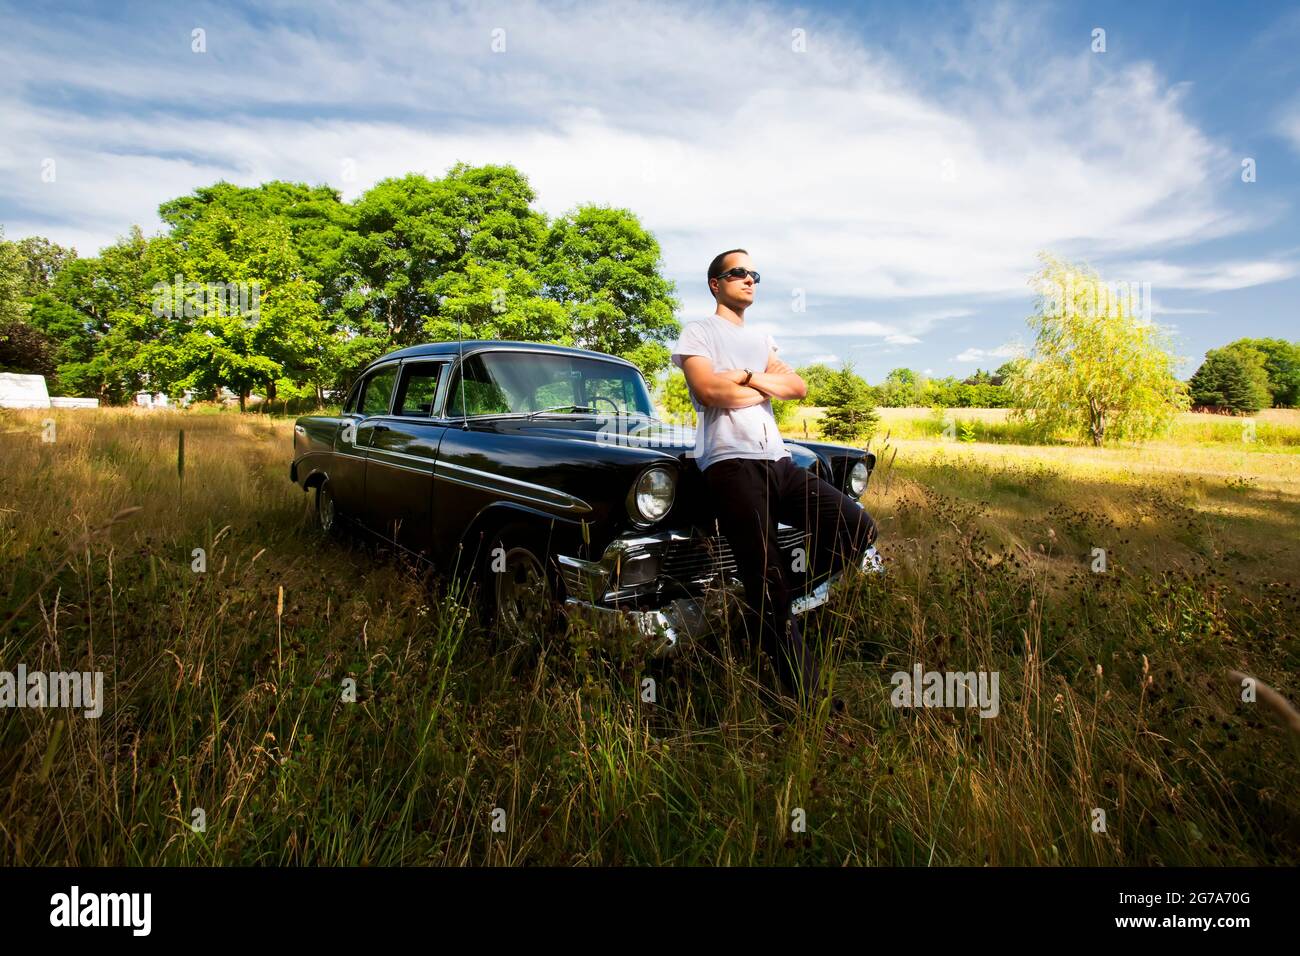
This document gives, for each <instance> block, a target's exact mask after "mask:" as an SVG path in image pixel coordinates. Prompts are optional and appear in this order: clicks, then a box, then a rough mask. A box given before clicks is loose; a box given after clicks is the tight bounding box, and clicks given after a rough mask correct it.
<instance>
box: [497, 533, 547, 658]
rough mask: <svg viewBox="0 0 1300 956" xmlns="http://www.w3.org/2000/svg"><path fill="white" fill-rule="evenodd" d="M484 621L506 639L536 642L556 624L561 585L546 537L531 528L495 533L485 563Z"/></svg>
mask: <svg viewBox="0 0 1300 956" xmlns="http://www.w3.org/2000/svg"><path fill="white" fill-rule="evenodd" d="M478 577H479V582H478V583H479V595H480V601H481V609H482V611H483V612H484V620H485V621H486V622H487V623H488V626H489V627H491V628H492V629H493V630H495V631H496V632H497V633H498V634H500V635H501V636H503V637H508V638H511V639H513V640H516V641H519V642H522V643H531V642H533V641H536V640H540V639H542V638H544V637H545V636H546V633H547V632H548V631H549V630H550V628H551V627H552V626H553V625H554V624H555V623H556V619H557V615H556V611H555V599H556V594H557V590H558V589H557V585H556V580H555V575H554V574H553V572H552V571H551V569H550V567H549V564H548V558H547V555H546V548H545V544H544V541H543V539H542V538H541V537H540V536H539V535H537V534H535V533H533V531H532V530H531V529H529V528H528V527H527V526H525V525H518V524H514V525H509V526H507V527H505V528H502V529H501V530H500V531H498V532H496V533H495V534H494V535H492V536H491V537H490V538H489V539H488V541H487V546H486V550H485V553H484V555H483V557H482V559H481V561H480V564H479V576H478Z"/></svg>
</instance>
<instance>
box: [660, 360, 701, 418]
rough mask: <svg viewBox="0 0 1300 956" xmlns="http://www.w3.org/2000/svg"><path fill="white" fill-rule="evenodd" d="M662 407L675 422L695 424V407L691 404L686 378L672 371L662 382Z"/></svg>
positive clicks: (676, 371)
mask: <svg viewBox="0 0 1300 956" xmlns="http://www.w3.org/2000/svg"><path fill="white" fill-rule="evenodd" d="M663 406H664V411H665V412H667V413H668V416H669V417H670V418H671V419H673V420H674V421H677V422H684V423H686V424H689V425H694V424H695V405H694V404H693V403H692V402H691V389H690V386H689V385H687V384H686V376H685V375H683V374H682V373H681V372H679V371H678V370H677V369H673V370H672V371H671V372H669V373H668V377H667V378H666V379H665V380H664V390H663Z"/></svg>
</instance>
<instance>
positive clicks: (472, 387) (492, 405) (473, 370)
mask: <svg viewBox="0 0 1300 956" xmlns="http://www.w3.org/2000/svg"><path fill="white" fill-rule="evenodd" d="M447 409H448V411H447V414H448V415H449V416H456V415H497V414H505V413H507V412H509V411H510V399H509V397H508V396H507V395H506V393H505V391H504V390H503V389H502V388H501V386H500V385H498V384H497V383H496V382H495V381H493V379H492V375H491V373H490V372H489V371H488V370H487V368H486V367H485V366H484V364H483V359H482V357H481V356H478V355H472V356H470V357H469V358H467V359H466V360H465V361H464V362H463V363H462V365H461V372H460V374H459V375H457V376H456V378H455V379H453V380H452V383H451V395H450V396H449V397H448V399H447Z"/></svg>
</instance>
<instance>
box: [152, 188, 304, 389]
mask: <svg viewBox="0 0 1300 956" xmlns="http://www.w3.org/2000/svg"><path fill="white" fill-rule="evenodd" d="M160 266H161V270H162V272H163V274H165V275H169V276H172V281H171V282H166V281H164V282H162V283H160V284H159V287H157V288H155V293H156V295H157V296H158V298H159V299H161V300H162V301H161V306H162V307H161V308H159V303H157V302H156V303H155V306H154V311H155V312H161V313H162V314H163V316H164V317H165V318H166V319H167V320H168V326H167V329H166V332H165V333H164V334H163V335H162V336H160V337H159V340H158V341H156V342H152V343H150V344H149V345H148V346H147V347H146V348H145V349H144V350H143V354H142V361H143V362H144V363H146V365H147V367H148V368H149V370H150V371H151V372H152V373H154V374H156V375H157V376H158V377H159V378H160V379H162V380H163V381H165V382H166V383H167V386H168V390H169V391H172V392H173V393H175V392H180V391H183V390H184V389H195V390H199V391H203V392H211V391H215V390H216V389H218V388H222V387H225V388H229V389H230V390H231V391H233V392H234V393H235V394H236V395H238V396H239V404H240V409H241V410H243V409H244V408H245V407H246V404H247V400H248V397H249V395H250V394H251V393H252V391H253V389H254V388H257V387H262V388H264V389H265V390H266V395H267V398H268V399H274V398H275V383H276V381H277V380H278V379H280V378H281V377H283V376H285V375H286V373H290V374H291V376H292V377H293V378H296V379H298V380H303V379H308V380H310V379H311V378H312V376H313V374H314V373H315V372H316V371H317V370H318V368H317V362H318V359H319V356H318V353H317V352H316V343H317V342H318V341H320V340H321V339H322V338H324V337H326V333H327V329H326V324H325V322H324V320H323V319H322V316H321V309H320V304H319V303H318V302H317V299H316V296H317V293H318V291H319V286H318V285H317V284H316V283H315V282H312V281H311V280H309V279H307V278H305V276H304V275H303V269H302V265H301V262H300V261H299V259H298V256H297V252H296V250H295V248H294V245H293V241H292V234H291V233H290V231H289V229H288V226H287V225H286V224H285V223H284V221H283V220H282V219H278V218H271V219H267V220H264V221H261V222H251V221H248V220H246V219H242V218H237V217H236V216H235V215H232V214H231V213H230V212H228V211H227V210H225V209H220V208H218V209H212V210H210V211H209V212H208V213H207V214H205V215H204V216H203V217H202V218H201V219H200V220H199V221H197V222H196V223H194V224H193V227H192V228H191V229H190V230H189V231H188V233H187V235H186V239H185V241H184V242H183V243H181V242H177V241H174V240H169V241H168V242H167V243H165V244H164V246H163V247H162V252H161V255H160ZM177 277H179V278H180V279H183V282H178V281H177ZM178 287H179V291H180V293H181V294H179V295H178V294H177V291H178ZM214 293H215V295H214Z"/></svg>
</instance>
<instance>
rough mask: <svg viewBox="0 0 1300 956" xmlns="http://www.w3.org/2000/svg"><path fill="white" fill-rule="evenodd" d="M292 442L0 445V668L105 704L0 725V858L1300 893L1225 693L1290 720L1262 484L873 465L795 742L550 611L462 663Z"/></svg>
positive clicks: (783, 723) (712, 677) (1290, 641)
mask: <svg viewBox="0 0 1300 956" xmlns="http://www.w3.org/2000/svg"><path fill="white" fill-rule="evenodd" d="M919 414H920V415H921V416H922V417H924V416H925V414H926V412H925V411H924V410H921V411H920V413H919ZM47 417H53V418H55V419H56V421H57V425H58V430H57V436H58V440H57V441H56V442H55V443H53V444H44V443H42V442H41V440H40V431H41V428H40V423H41V420H42V419H44V418H47ZM181 428H184V429H185V431H186V468H185V482H184V488H183V489H182V488H181V487H180V483H179V480H178V477H177V471H176V442H177V431H178V430H179V429H181ZM291 429H292V425H291V423H290V422H289V421H287V420H283V419H275V418H272V417H267V416H260V415H246V416H239V415H230V414H221V415H201V414H184V413H176V412H153V413H148V412H133V411H114V410H107V409H106V410H100V411H93V412H86V411H80V410H78V411H65V412H59V411H56V412H52V413H51V412H40V413H36V412H33V413H3V417H2V418H0V431H3V432H4V435H3V441H4V450H5V454H4V455H3V457H2V458H0V502H3V504H0V562H2V564H0V568H2V570H0V619H3V620H4V621H5V622H6V623H5V628H4V633H3V643H2V644H0V668H4V669H10V670H12V669H14V668H15V667H16V665H17V664H18V663H19V662H23V663H25V664H26V665H27V667H28V668H29V669H31V670H35V669H46V670H56V669H64V670H66V669H72V668H78V669H92V670H93V669H97V670H102V671H103V672H104V674H105V687H106V691H107V697H108V701H107V705H106V708H105V712H104V715H103V717H102V718H100V719H99V720H87V719H85V718H83V717H81V716H79V715H77V714H67V713H61V712H53V711H40V710H30V709H24V710H13V711H8V712H7V713H6V714H5V719H4V722H3V724H0V782H2V783H0V860H3V861H4V862H7V863H19V864H26V865H61V864H74V863H75V864H89V865H100V864H147V865H148V864H223V865H224V864H268V863H288V864H295V863H304V864H342V865H359V864H370V865H378V864H420V863H435V864H453V865H457V864H511V865H515V864H523V863H552V864H598V865H604V864H629V863H630V864H668V863H672V864H713V863H723V864H821V865H839V864H843V863H849V864H864V865H865V864H871V865H908V866H924V865H953V864H967V865H981V864H984V863H990V864H994V865H1008V864H1034V865H1053V864H1081V865H1093V864H1107V865H1110V864H1117V865H1129V864H1156V865H1184V864H1205V865H1222V864H1260V863H1262V864H1294V863H1295V862H1296V861H1297V860H1298V859H1300V793H1297V791H1296V788H1295V786H1294V781H1295V778H1296V770H1297V760H1300V752H1298V751H1297V746H1296V743H1295V740H1294V739H1293V738H1292V737H1290V736H1288V735H1287V734H1286V732H1285V731H1283V730H1282V729H1281V728H1280V727H1279V725H1278V722H1277V721H1276V720H1275V719H1274V716H1273V714H1272V713H1271V712H1269V711H1267V710H1266V709H1263V705H1260V704H1256V705H1250V704H1244V703H1242V702H1241V701H1240V699H1239V697H1238V695H1237V688H1236V686H1235V685H1234V684H1233V682H1232V681H1231V680H1230V679H1229V678H1228V677H1227V670H1228V669H1229V668H1236V669H1239V670H1243V671H1246V672H1248V673H1251V674H1255V675H1257V676H1259V677H1260V678H1261V679H1262V680H1265V681H1266V682H1267V683H1269V684H1271V685H1272V686H1274V687H1276V688H1277V689H1278V690H1279V691H1281V692H1282V693H1283V694H1285V695H1287V696H1289V697H1291V698H1292V699H1293V700H1294V699H1296V697H1297V694H1298V693H1300V685H1298V678H1300V668H1298V667H1297V657H1296V646H1295V637H1296V634H1295V625H1294V622H1295V620H1296V612H1297V594H1296V581H1297V579H1298V577H1300V575H1298V573H1297V572H1300V554H1298V553H1297V544H1296V542H1297V540H1300V536H1298V535H1297V531H1298V530H1300V461H1298V460H1297V459H1296V458H1295V457H1294V456H1293V455H1290V454H1286V453H1285V449H1282V448H1278V447H1273V448H1272V449H1271V450H1267V449H1258V448H1256V449H1250V450H1249V451H1250V452H1251V453H1249V454H1248V453H1247V451H1246V450H1243V449H1240V448H1238V447H1236V446H1232V445H1228V444H1226V443H1223V442H1217V443H1216V442H1211V443H1208V444H1204V445H1202V444H1194V443H1191V442H1188V441H1182V442H1170V443H1167V444H1164V445H1159V446H1152V447H1150V448H1147V449H1123V448H1121V449H1101V450H1095V449H1084V448H1077V447H1070V446H1057V447H1037V448H1031V447H1021V446H1014V445H1000V444H995V443H987V442H977V443H974V444H965V443H960V442H958V443H950V442H944V441H942V440H941V439H935V438H933V437H926V436H924V435H922V434H921V433H920V432H919V431H918V432H916V433H909V434H915V436H916V437H902V435H901V434H894V435H892V436H891V438H890V441H889V443H888V444H885V443H884V433H883V432H882V434H881V435H880V436H878V437H877V438H876V439H875V441H874V442H873V446H872V447H873V450H876V451H878V452H880V453H881V455H880V466H879V468H878V472H877V474H876V475H875V476H874V477H873V479H872V484H871V487H870V488H869V490H868V493H867V495H866V497H865V498H864V502H865V503H866V504H867V506H868V508H869V509H870V510H871V511H872V513H873V514H874V515H875V516H876V517H877V519H878V520H879V522H880V525H881V529H882V541H881V544H882V552H883V553H884V554H885V555H886V557H887V559H888V561H889V566H890V571H889V573H888V575H887V576H885V577H884V578H883V579H869V580H859V581H857V582H855V583H854V585H853V586H852V588H850V589H849V590H848V591H847V592H846V593H845V594H844V595H843V596H842V597H841V599H839V600H837V601H836V602H835V603H834V604H833V605H831V606H828V607H827V608H824V609H822V610H820V611H815V612H813V613H812V616H810V617H809V618H805V628H806V629H807V630H808V631H809V632H810V633H816V634H819V635H820V636H821V638H822V640H823V646H824V649H825V654H826V657H827V662H828V665H829V666H830V667H831V668H832V669H833V671H834V675H835V680H836V684H837V688H838V692H839V693H841V694H842V695H843V696H844V697H845V698H846V699H847V701H848V705H849V716H848V718H847V719H846V720H844V721H843V722H842V723H840V724H839V725H838V727H837V729H834V730H832V731H831V732H828V731H827V729H826V727H827V720H826V714H825V711H824V709H823V710H820V711H813V712H805V713H802V714H795V715H790V714H788V713H787V712H786V711H785V710H784V709H783V708H782V707H781V706H780V704H779V702H777V701H775V700H773V699H772V697H771V694H770V692H769V690H768V688H769V686H770V681H769V680H768V679H767V675H766V674H765V673H763V672H761V671H757V670H756V665H755V664H754V662H753V661H751V660H750V659H749V658H748V657H747V656H746V655H744V654H743V653H741V651H740V650H739V648H733V647H732V644H731V642H728V641H726V640H723V641H720V642H717V643H716V644H712V645H707V646H701V647H699V648H697V649H696V650H694V651H693V652H692V653H690V654H686V655H683V656H682V657H681V658H680V659H678V660H676V661H673V662H670V663H663V662H652V661H647V660H646V659H645V658H644V655H643V654H642V653H641V651H639V650H638V648H637V647H636V646H635V645H634V644H632V643H631V642H630V641H629V640H627V639H626V635H619V634H612V633H607V632H605V631H602V630H601V629H599V628H596V627H594V626H593V625H592V624H590V623H589V622H587V621H585V620H583V619H582V618H581V617H580V616H577V615H575V616H574V617H573V618H572V619H571V621H570V624H569V629H568V633H567V634H565V635H563V636H557V637H556V638H555V639H554V640H553V641H552V642H551V644H549V645H548V646H546V647H544V648H539V647H537V646H536V645H533V644H528V643H518V642H516V641H513V640H511V639H510V638H509V637H508V636H501V635H493V634H487V633H484V631H483V629H482V628H481V627H480V625H479V624H478V622H477V620H476V619H475V618H474V617H473V616H472V615H471V614H469V613H468V612H467V611H466V605H467V604H468V603H469V601H468V597H467V596H465V595H460V596H454V595H448V594H447V593H446V590H445V586H444V584H443V582H441V581H439V580H436V579H432V578H429V577H426V576H424V575H421V574H420V573H418V572H417V571H416V570H414V569H412V568H410V567H408V566H406V565H405V564H403V563H402V562H401V561H399V560H398V559H396V558H394V557H393V556H392V555H390V554H387V553H386V552H383V551H382V550H380V549H376V548H373V547H370V546H365V545H362V544H358V543H352V544H346V543H345V544H334V543H331V542H327V541H325V540H323V539H322V538H321V537H320V536H319V535H318V534H317V533H316V532H315V531H314V530H313V528H312V527H311V523H310V515H309V507H308V501H307V498H306V497H305V496H304V495H303V494H302V493H301V492H300V491H298V490H297V489H296V488H295V487H294V486H293V485H292V484H291V483H290V482H289V480H288V457H289V450H290V436H291ZM796 429H799V430H801V425H800V424H799V423H797V422H796V423H795V424H794V425H793V426H792V428H791V431H790V433H791V434H794V433H795V430H796ZM899 431H900V433H901V431H902V429H900V430H899ZM132 506H139V507H141V508H142V509H143V510H141V511H139V512H135V513H131V514H127V515H123V516H121V517H120V518H119V520H117V521H116V522H113V517H114V515H118V514H119V513H120V512H122V511H123V509H126V508H129V507H132ZM196 547H203V548H205V549H206V550H207V572H206V573H204V574H196V573H194V572H193V571H192V570H191V567H190V562H191V552H192V550H193V549H194V548H196ZM1095 547H1102V548H1105V549H1106V550H1107V555H1108V570H1107V572H1106V573H1104V574H1096V573H1093V572H1092V570H1091V567H1090V563H1091V561H1092V549H1093V548H1095ZM281 589H283V592H282V593H283V600H282V602H281V598H280V595H281ZM917 661H919V662H921V663H922V664H923V666H924V667H925V668H926V669H959V670H980V669H983V670H996V671H998V672H999V674H1000V678H1001V679H1000V690H1001V706H1000V714H999V716H998V717H996V718H991V719H981V718H979V717H978V716H977V715H976V714H974V713H972V712H967V711H949V710H941V709H922V710H918V711H915V712H914V711H911V710H907V709H895V708H894V707H892V706H891V705H890V702H889V696H890V691H891V685H890V676H891V674H892V673H893V672H894V671H897V670H910V668H911V666H912V664H913V663H914V662H917ZM647 677H651V678H653V679H654V680H655V681H656V688H657V699H656V701H655V702H654V703H646V702H643V701H642V699H641V690H642V686H643V685H642V681H643V680H644V679H645V678H647ZM349 679H350V680H355V681H356V684H357V688H358V700H357V702H356V703H348V702H345V701H344V700H342V699H341V698H342V687H343V686H344V682H345V681H346V680H349ZM196 808H201V809H202V810H204V811H205V814H206V822H207V825H206V830H205V832H202V833H196V832H194V830H193V829H192V827H191V825H190V824H191V822H192V820H193V811H194V810H195V809H196ZM1094 808H1100V809H1103V810H1105V811H1106V820H1107V829H1106V832H1105V833H1096V832H1094V831H1093V829H1092V827H1091V826H1090V823H1091V820H1092V811H1093V809H1094ZM494 810H502V811H504V818H503V821H504V828H503V829H502V830H501V831H500V832H496V831H494V828H493V823H494V815H493V814H494ZM796 810H802V811H803V812H804V813H805V814H806V819H807V829H806V831H805V832H792V830H791V827H790V821H791V819H792V814H794V813H795V811H796ZM498 818H499V817H498Z"/></svg>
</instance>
